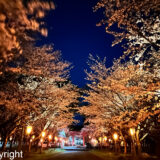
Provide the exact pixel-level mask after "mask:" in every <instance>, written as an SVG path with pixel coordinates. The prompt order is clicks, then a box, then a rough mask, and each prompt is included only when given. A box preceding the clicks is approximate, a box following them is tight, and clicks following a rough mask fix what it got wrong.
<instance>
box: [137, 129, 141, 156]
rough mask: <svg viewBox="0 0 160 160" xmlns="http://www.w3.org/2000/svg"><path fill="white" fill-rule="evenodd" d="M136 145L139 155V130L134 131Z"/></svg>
mask: <svg viewBox="0 0 160 160" xmlns="http://www.w3.org/2000/svg"><path fill="white" fill-rule="evenodd" d="M136 143H137V148H138V154H141V143H140V140H139V130H137V131H136Z"/></svg>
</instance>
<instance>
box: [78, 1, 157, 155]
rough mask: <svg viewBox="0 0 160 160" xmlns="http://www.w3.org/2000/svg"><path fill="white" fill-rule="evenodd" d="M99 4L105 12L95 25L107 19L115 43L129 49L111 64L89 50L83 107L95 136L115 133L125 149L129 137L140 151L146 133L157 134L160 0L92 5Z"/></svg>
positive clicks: (92, 134) (101, 2)
mask: <svg viewBox="0 0 160 160" xmlns="http://www.w3.org/2000/svg"><path fill="white" fill-rule="evenodd" d="M99 8H103V9H104V15H105V18H104V19H103V20H102V21H101V22H100V23H99V24H97V25H105V26H106V32H107V33H110V34H112V35H113V36H115V41H114V42H113V45H115V44H122V47H124V50H125V52H124V55H122V57H120V58H119V59H118V60H115V61H114V63H113V66H112V67H110V68H107V67H106V63H107V61H106V59H104V60H101V59H100V58H99V57H93V56H92V55H90V57H89V62H88V64H89V67H90V70H89V71H86V74H87V80H88V88H89V89H88V90H87V91H86V93H85V96H84V101H85V102H87V103H88V105H86V106H84V107H82V108H81V109H80V113H81V114H84V115H86V124H87V125H86V127H87V128H88V129H89V132H90V135H91V137H93V138H95V137H96V138H97V139H98V137H103V136H108V137H111V138H112V135H113V134H114V133H117V134H118V135H119V140H118V143H119V144H121V142H123V143H122V145H123V146H124V153H127V145H128V140H129V139H130V144H131V151H132V152H134V153H135V151H136V148H137V152H138V153H141V143H142V142H143V140H144V139H145V138H146V137H147V136H150V137H151V138H152V139H155V140H157V143H158V140H159V138H158V137H159V130H160V49H159V48H160V32H159V31H160V30H159V28H160V16H159V10H160V2H159V1H156V0H155V1H154V0H153V1H147V0H144V1H138V0H129V1H120V0H114V1H113V0H100V1H99V2H98V3H97V5H96V6H95V8H94V9H95V11H96V10H98V9H99ZM130 130H131V132H132V133H130ZM131 134H132V135H131ZM100 140H101V139H100ZM100 143H101V142H100Z"/></svg>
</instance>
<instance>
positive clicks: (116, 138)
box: [113, 133, 118, 152]
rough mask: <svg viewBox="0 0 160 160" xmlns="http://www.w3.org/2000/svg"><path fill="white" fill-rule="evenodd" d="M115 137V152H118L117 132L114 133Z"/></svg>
mask: <svg viewBox="0 0 160 160" xmlns="http://www.w3.org/2000/svg"><path fill="white" fill-rule="evenodd" d="M113 139H114V142H115V152H117V140H118V134H117V133H114V134H113Z"/></svg>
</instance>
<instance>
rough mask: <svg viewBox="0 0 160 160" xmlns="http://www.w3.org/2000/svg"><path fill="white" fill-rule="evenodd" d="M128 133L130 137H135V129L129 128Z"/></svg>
mask: <svg viewBox="0 0 160 160" xmlns="http://www.w3.org/2000/svg"><path fill="white" fill-rule="evenodd" d="M129 132H130V134H131V136H134V135H135V128H130V129H129Z"/></svg>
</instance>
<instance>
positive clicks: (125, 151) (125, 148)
mask: <svg viewBox="0 0 160 160" xmlns="http://www.w3.org/2000/svg"><path fill="white" fill-rule="evenodd" d="M124 154H127V143H126V140H125V139H124Z"/></svg>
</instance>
